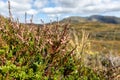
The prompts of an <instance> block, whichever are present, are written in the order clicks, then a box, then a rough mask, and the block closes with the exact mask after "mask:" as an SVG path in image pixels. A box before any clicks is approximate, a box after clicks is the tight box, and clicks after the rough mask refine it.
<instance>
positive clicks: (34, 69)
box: [0, 18, 104, 80]
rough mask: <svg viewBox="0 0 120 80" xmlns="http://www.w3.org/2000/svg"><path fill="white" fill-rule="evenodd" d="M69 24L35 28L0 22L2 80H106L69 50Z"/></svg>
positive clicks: (2, 20) (5, 20)
mask: <svg viewBox="0 0 120 80" xmlns="http://www.w3.org/2000/svg"><path fill="white" fill-rule="evenodd" d="M69 33H70V31H69V24H50V25H43V26H41V27H40V26H38V27H36V26H33V25H29V26H28V25H27V24H25V25H24V24H20V23H19V22H11V21H8V20H7V19H4V18H1V20H0V39H1V41H2V42H1V43H0V79H1V80H104V78H103V77H102V75H99V74H98V73H97V72H94V71H93V70H92V69H90V68H88V67H85V66H84V64H83V63H81V60H82V59H76V53H75V52H74V51H75V49H76V47H77V46H76V47H74V48H73V49H68V48H69V46H68V44H69V40H70V39H71V37H70V34H69Z"/></svg>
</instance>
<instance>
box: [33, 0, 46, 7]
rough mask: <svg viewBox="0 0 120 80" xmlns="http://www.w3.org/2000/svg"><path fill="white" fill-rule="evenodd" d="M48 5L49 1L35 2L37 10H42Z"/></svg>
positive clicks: (40, 0) (36, 0)
mask: <svg viewBox="0 0 120 80" xmlns="http://www.w3.org/2000/svg"><path fill="white" fill-rule="evenodd" d="M47 3H48V0H35V1H34V7H36V8H42V7H44V6H45V5H46V4H47Z"/></svg>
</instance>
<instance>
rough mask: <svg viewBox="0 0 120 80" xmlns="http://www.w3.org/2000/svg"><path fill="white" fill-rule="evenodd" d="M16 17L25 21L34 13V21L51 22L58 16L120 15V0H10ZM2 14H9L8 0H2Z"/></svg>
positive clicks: (60, 17) (0, 5) (0, 2)
mask: <svg viewBox="0 0 120 80" xmlns="http://www.w3.org/2000/svg"><path fill="white" fill-rule="evenodd" d="M9 1H10V2H11V12H12V14H13V17H14V18H19V19H20V21H21V22H24V15H25V12H26V13H27V21H28V22H29V19H30V17H31V15H33V21H34V22H35V23H40V19H43V20H44V21H45V22H49V21H50V20H51V19H52V20H55V19H56V17H58V18H59V19H62V18H64V17H69V16H90V15H109V16H117V17H120V0H9ZM0 14H2V15H4V16H8V0H0Z"/></svg>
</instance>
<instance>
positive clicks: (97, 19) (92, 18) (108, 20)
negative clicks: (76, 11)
mask: <svg viewBox="0 0 120 80" xmlns="http://www.w3.org/2000/svg"><path fill="white" fill-rule="evenodd" d="M67 20H71V22H72V23H80V22H102V23H111V24H120V18H118V17H115V16H101V15H92V16H89V17H80V16H71V17H68V18H64V19H63V20H62V21H61V22H64V21H67Z"/></svg>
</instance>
